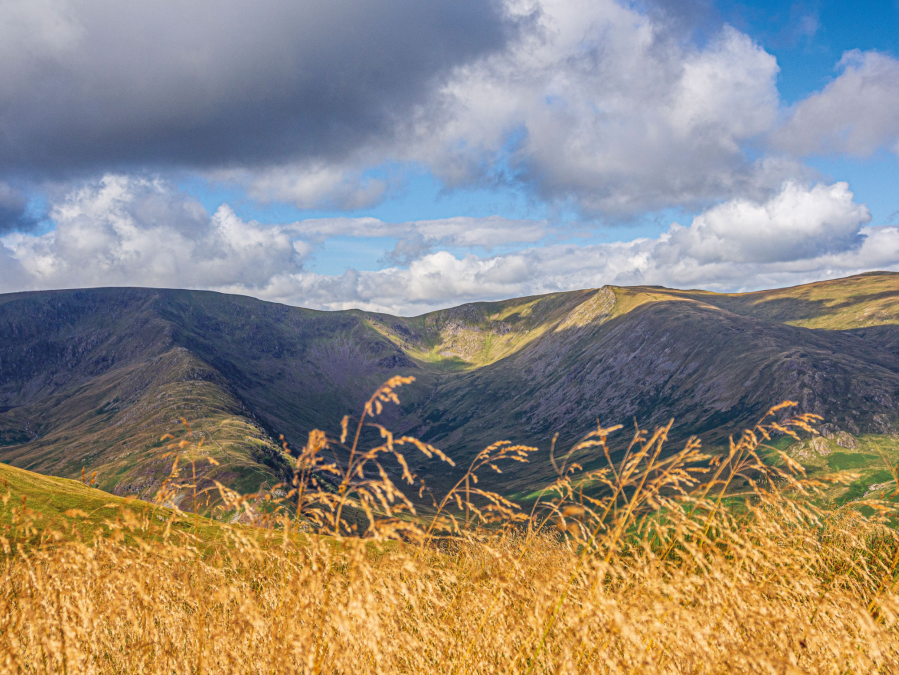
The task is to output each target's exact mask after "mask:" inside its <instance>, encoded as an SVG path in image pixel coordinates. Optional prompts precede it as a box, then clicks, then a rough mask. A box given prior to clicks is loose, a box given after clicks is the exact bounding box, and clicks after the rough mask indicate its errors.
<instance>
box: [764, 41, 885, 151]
mask: <svg viewBox="0 0 899 675" xmlns="http://www.w3.org/2000/svg"><path fill="white" fill-rule="evenodd" d="M837 67H838V68H840V69H842V73H841V74H840V75H839V76H838V77H837V78H836V79H834V80H833V81H832V82H831V83H830V84H828V85H827V86H826V87H825V88H824V89H823V90H822V91H820V92H818V93H816V94H813V95H812V96H809V97H808V98H807V99H805V100H804V101H802V102H800V103H799V104H798V105H797V106H796V107H795V108H794V109H793V110H792V111H791V114H790V116H789V119H788V120H787V122H786V123H785V124H784V125H783V126H782V127H781V128H779V129H778V130H777V131H776V132H775V133H774V134H773V135H772V144H773V145H774V146H775V147H777V148H779V149H782V150H787V151H789V152H792V153H795V154H798V155H810V154H829V153H841V154H842V153H845V154H850V155H856V156H868V155H870V154H871V153H873V152H874V151H875V150H877V149H878V148H880V147H888V148H889V149H890V150H892V151H893V152H895V153H896V154H897V155H899V114H897V111H899V61H897V60H896V59H894V58H892V57H890V56H888V55H887V54H882V53H879V52H861V51H859V50H853V51H850V52H846V54H844V55H843V58H842V59H841V60H840V62H839V64H838V65H837Z"/></svg>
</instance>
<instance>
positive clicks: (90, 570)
mask: <svg viewBox="0 0 899 675" xmlns="http://www.w3.org/2000/svg"><path fill="white" fill-rule="evenodd" d="M408 381H409V379H404V378H394V379H393V380H391V381H390V382H388V383H387V384H386V385H384V386H383V387H382V388H381V389H379V390H378V392H376V394H375V395H374V396H373V397H372V399H371V400H369V402H368V403H367V404H366V406H365V409H364V411H363V413H364V414H363V415H362V417H361V419H360V420H358V422H357V423H356V424H355V425H354V424H351V421H350V420H349V419H345V420H344V422H343V427H342V428H343V433H342V435H341V437H340V438H339V439H329V438H327V437H326V436H325V435H324V434H322V433H321V432H313V433H312V434H311V435H310V438H309V442H308V443H307V445H306V446H305V447H304V448H302V449H301V450H299V451H297V452H290V449H289V448H287V446H286V445H285V447H284V449H285V454H286V455H289V457H290V461H291V462H292V463H293V466H295V469H296V471H295V478H294V480H293V484H292V485H283V486H279V488H278V489H277V490H274V491H272V492H270V493H268V494H265V495H254V496H249V497H248V496H241V495H237V494H234V493H233V492H230V491H229V490H227V489H226V488H225V487H224V486H219V487H218V495H217V498H218V499H219V500H220V502H221V507H222V508H223V509H226V510H228V511H229V512H230V513H234V511H235V509H240V510H242V512H243V513H244V516H245V520H252V521H253V522H251V523H250V524H233V525H227V524H221V525H218V526H216V527H215V528H212V530H213V531H214V532H215V535H214V536H213V535H210V534H209V531H210V526H209V525H208V522H207V521H205V520H204V519H201V518H200V517H199V516H197V515H196V514H193V515H192V514H186V513H181V512H179V511H178V510H177V508H172V509H162V508H158V507H157V508H151V507H141V508H139V506H138V505H139V503H138V502H134V503H133V504H132V505H130V506H128V507H126V508H121V509H119V510H118V511H117V512H116V513H115V515H113V516H111V517H110V518H108V519H107V521H106V525H105V530H106V534H105V535H104V536H95V537H93V538H92V539H90V540H88V539H86V538H82V537H79V536H77V532H79V531H81V530H79V529H78V527H76V526H75V521H77V520H78V519H79V518H81V517H83V516H84V515H85V514H80V513H77V512H71V513H70V514H68V515H69V516H70V518H71V520H72V522H63V523H55V524H47V523H44V522H42V521H40V520H38V519H37V517H36V515H35V514H34V513H31V512H29V510H28V507H27V504H25V503H24V502H22V501H20V500H19V497H18V496H17V495H15V494H11V493H7V494H6V495H4V496H3V505H4V509H5V510H6V512H7V513H6V516H7V518H6V521H5V522H6V525H5V531H4V533H3V538H2V539H0V545H2V546H3V548H4V555H5V558H4V569H3V572H2V587H0V588H2V590H0V669H2V670H3V672H28V673H31V672H40V673H43V672H47V673H50V672H63V673H93V672H102V673H157V672H158V673H231V672H240V673H282V672H283V673H288V672H289V673H293V672H303V673H307V672H308V673H319V672H327V673H362V672H365V673H368V672H373V673H429V672H441V673H443V672H445V673H494V672H496V673H550V672H552V673H583V672H597V673H640V672H660V673H722V672H737V673H739V672H747V673H749V672H752V673H756V672H771V673H800V672H808V673H871V672H884V673H888V672H897V671H899V650H897V646H899V641H897V623H896V622H897V617H899V595H897V592H896V586H897V583H899V581H897V578H899V577H897V573H899V538H897V536H896V532H895V530H894V529H893V528H892V527H891V525H890V520H889V518H890V517H891V515H892V506H891V504H890V503H889V502H888V501H886V500H868V501H867V502H865V504H864V506H865V507H866V509H867V511H866V512H867V513H868V515H867V516H865V515H863V514H862V513H861V510H860V508H859V505H858V504H856V505H855V506H854V507H853V508H841V509H828V508H826V507H824V506H821V505H819V502H820V501H821V500H820V491H821V489H822V488H823V487H824V483H823V482H822V481H820V480H817V481H816V480H809V479H808V478H805V477H804V476H803V474H802V471H801V467H799V466H798V465H795V463H793V462H792V460H790V458H789V457H787V456H786V455H783V463H782V464H781V468H777V467H774V466H771V463H770V462H769V463H765V462H763V461H762V460H761V458H760V451H761V447H762V446H763V445H764V444H765V442H766V441H767V440H769V439H770V438H771V437H772V436H773V435H775V434H783V433H787V434H796V433H814V431H813V429H812V426H811V425H812V424H813V423H814V422H815V421H816V420H815V418H814V416H810V415H798V416H795V417H793V418H789V419H787V418H785V413H786V412H787V409H788V407H789V405H790V404H782V405H781V406H778V407H776V408H774V409H772V410H771V411H770V412H769V414H768V415H766V416H765V418H764V419H763V420H762V421H761V422H760V423H759V424H758V425H757V426H755V427H754V428H753V429H750V430H747V431H745V432H743V433H742V434H741V435H740V436H739V437H738V438H736V439H734V440H733V441H732V442H731V446H730V449H729V452H728V453H727V454H726V455H724V456H720V455H719V456H714V457H711V456H707V455H704V454H703V453H702V452H701V448H700V445H699V442H698V441H697V440H696V439H690V440H689V441H688V442H687V443H686V444H685V445H684V446H683V447H681V448H679V449H674V450H668V449H667V448H666V442H667V440H668V434H669V433H670V430H671V425H670V424H669V425H668V426H666V427H663V428H659V429H655V430H653V431H652V432H649V431H647V430H642V429H639V428H635V429H634V430H633V431H632V432H626V431H625V430H623V429H621V428H620V427H613V428H601V427H598V428H596V429H594V430H593V431H591V432H590V433H588V434H587V435H586V436H585V437H584V438H583V439H582V440H581V441H580V442H579V443H577V444H576V445H575V446H574V447H573V448H571V449H570V450H569V451H568V452H566V453H557V452H555V450H554V451H553V453H552V463H553V466H554V468H555V469H556V473H557V476H558V478H557V480H556V481H555V483H554V484H552V485H551V486H549V487H548V488H547V489H546V490H545V491H544V492H543V494H542V496H541V497H540V499H539V500H537V501H536V502H534V503H531V504H529V505H528V507H527V508H520V507H519V506H518V505H516V504H514V503H512V502H510V501H508V500H507V499H505V498H503V497H502V496H501V495H499V494H495V493H492V492H490V491H488V490H486V489H483V488H482V487H480V485H482V484H483V482H480V483H479V476H480V478H483V472H484V471H501V470H502V468H503V466H504V464H505V463H507V462H525V461H528V459H529V458H531V457H532V454H533V450H534V449H533V448H528V447H524V446H514V445H512V444H509V443H497V444H495V445H492V446H490V447H489V448H486V449H485V450H484V451H483V452H481V453H480V454H479V455H478V456H477V457H476V458H475V459H474V461H473V462H472V464H471V466H470V467H469V468H468V470H467V471H464V472H461V475H462V477H461V478H460V480H459V481H458V482H457V483H456V485H455V486H454V487H453V488H452V489H451V490H450V491H449V492H448V493H447V494H446V495H443V496H441V498H440V499H436V498H435V499H434V500H433V501H431V500H429V499H427V498H426V494H425V492H424V491H423V490H422V491H421V494H419V490H421V487H422V486H421V483H420V481H419V480H418V478H417V477H416V476H415V475H414V474H413V473H412V471H411V470H410V469H409V461H408V458H407V456H406V454H404V453H409V452H413V453H424V454H425V455H429V456H434V457H438V458H440V459H442V460H444V461H446V462H448V463H449V462H451V460H450V458H449V457H447V456H446V455H444V454H443V453H441V452H440V451H439V450H437V449H436V448H434V447H432V446H430V445H428V444H425V443H422V442H420V441H418V440H416V439H411V438H406V437H395V436H393V435H392V434H391V433H390V431H389V430H388V429H386V428H384V427H382V426H379V425H378V424H377V423H376V422H375V420H376V418H377V416H378V414H379V413H380V412H381V410H382V406H383V405H385V404H387V403H390V402H397V401H398V398H397V394H396V389H397V388H398V387H400V386H401V385H403V384H406V383H407V382H408ZM366 430H368V431H372V430H373V431H375V432H377V434H378V437H379V438H380V440H379V441H378V442H376V443H374V444H370V445H365V444H364V443H363V440H365V439H367V438H370V436H369V435H367V434H366ZM618 438H621V439H623V440H622V441H621V443H620V444H615V443H613V440H614V439H618ZM189 450H190V448H188V447H184V446H182V445H180V444H179V445H178V446H173V447H172V448H171V451H172V452H174V453H183V452H188V451H189ZM179 457H180V454H178V455H177V456H176V458H175V463H174V465H173V471H172V475H171V476H170V480H169V481H167V482H166V484H165V485H164V486H163V488H162V489H161V490H160V494H159V496H158V501H159V502H160V503H161V504H164V503H171V501H172V500H171V496H172V495H173V494H174V493H176V492H178V491H184V490H193V491H194V494H193V504H194V507H195V510H197V504H198V503H199V501H198V500H202V499H203V498H204V495H203V494H202V493H201V492H200V493H198V489H197V487H196V481H195V480H194V477H195V476H196V467H195V466H194V467H191V466H190V464H189V463H184V462H183V461H181V460H180V459H179ZM597 460H602V462H601V463H600V462H598V461H597ZM391 463H394V464H391ZM183 467H187V470H186V471H184V470H182V469H183ZM583 467H591V468H589V469H585V468H583ZM597 467H599V468H597ZM395 469H396V470H395ZM397 474H400V475H401V476H402V479H401V481H400V483H401V484H400V485H397V484H396V482H395V481H394V480H393V478H391V476H392V475H397ZM403 483H404V484H405V486H406V490H407V491H408V494H409V495H411V497H409V496H407V494H406V493H405V492H404V490H403V489H401V486H402V484H403ZM204 533H205V534H204Z"/></svg>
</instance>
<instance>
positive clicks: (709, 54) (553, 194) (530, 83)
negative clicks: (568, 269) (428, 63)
mask: <svg viewBox="0 0 899 675" xmlns="http://www.w3.org/2000/svg"><path fill="white" fill-rule="evenodd" d="M507 7H508V11H510V12H512V13H516V14H519V15H525V14H527V13H529V12H535V15H536V17H537V19H536V20H535V22H534V27H533V29H532V30H531V31H526V32H524V33H523V34H522V37H521V38H520V39H519V40H518V41H516V42H513V43H512V44H511V45H510V46H509V47H508V48H507V49H506V50H504V51H502V52H500V53H498V54H493V55H489V56H486V57H483V58H482V59H480V60H478V61H477V62H475V63H474V64H471V65H466V66H462V67H459V68H458V69H457V71H456V75H455V76H454V77H453V78H452V79H451V80H450V81H449V82H448V83H447V85H446V86H445V87H443V88H442V90H441V91H440V93H439V96H437V97H436V98H435V99H434V100H432V101H431V102H430V104H429V105H425V106H421V107H420V108H419V109H418V110H417V117H416V120H415V123H414V124H413V125H412V126H411V127H410V128H409V129H407V130H406V134H407V136H408V137H409V138H411V141H409V142H407V143H405V144H403V146H401V147H400V149H399V152H400V153H401V156H404V157H405V158H406V159H409V160H413V161H416V162H421V163H423V164H425V165H427V166H429V167H430V168H431V169H432V170H433V171H434V172H435V173H436V174H437V175H439V176H440V177H441V178H443V179H444V180H445V181H446V182H447V183H448V184H450V185H464V184H468V183H473V182H477V181H482V180H485V176H487V177H489V175H490V174H492V172H494V171H495V170H496V168H497V166H498V165H500V166H501V165H503V164H505V165H507V166H508V168H509V171H510V172H511V175H512V176H514V179H515V180H519V181H522V182H524V183H525V184H527V185H529V186H531V187H533V188H534V189H535V190H536V191H537V192H538V193H539V194H540V195H541V196H543V197H544V198H547V199H567V198H569V197H573V198H574V199H575V200H576V202H577V203H578V204H579V205H580V206H581V207H583V208H585V209H587V210H592V211H600V212H604V213H610V214H625V215H626V214H632V213H637V212H640V211H643V210H646V209H657V208H661V207H667V206H671V205H675V204H694V203H699V202H703V201H705V200H709V199H713V200H714V199H717V198H720V197H723V196H730V195H733V194H740V193H741V191H742V192H747V191H748V192H749V194H753V195H759V194H762V193H761V192H759V189H761V190H762V191H764V190H765V189H769V188H772V187H776V185H778V184H779V183H780V181H781V180H782V179H783V178H784V177H785V176H784V174H783V172H782V171H780V170H778V171H775V172H774V173H775V175H773V176H769V175H768V173H769V170H771V169H772V168H775V167H774V165H772V164H771V163H764V162H761V163H757V164H754V163H752V162H750V161H748V160H747V158H746V156H745V155H744V153H743V150H742V148H743V146H744V144H745V143H746V142H747V141H748V140H750V139H752V138H754V137H757V136H759V135H761V134H764V133H766V132H767V131H769V130H770V129H771V128H772V126H773V125H774V123H775V122H776V118H777V109H778V94H777V90H776V87H775V78H776V75H777V72H778V67H777V63H776V61H775V59H774V57H773V56H771V55H770V54H768V53H766V52H765V51H764V50H763V49H762V48H761V47H759V46H758V45H757V44H754V43H753V42H752V41H751V40H750V39H749V38H748V37H747V36H746V35H744V34H742V33H740V32H739V31H737V30H735V29H733V28H730V27H725V28H724V29H723V30H722V31H721V33H720V35H719V36H718V37H717V39H715V40H713V41H712V42H711V43H710V44H708V45H707V46H705V47H703V48H698V47H695V46H692V45H690V44H689V43H688V42H687V41H685V40H683V36H680V35H671V34H669V33H668V32H667V31H666V30H665V28H664V27H663V26H660V25H656V24H654V23H653V22H652V20H651V19H650V18H649V17H648V16H646V15H643V14H640V13H639V12H638V11H636V9H634V8H633V7H629V6H623V5H621V4H618V3H616V2H613V1H612V0H600V1H598V2H597V1H594V0H574V1H561V0H558V1H555V0H546V1H545V2H541V3H539V5H537V4H531V3H527V2H514V1H513V2H509V3H508V4H507ZM404 147H405V148H407V149H406V151H405V154H403V148H404ZM791 170H795V166H792V167H791Z"/></svg>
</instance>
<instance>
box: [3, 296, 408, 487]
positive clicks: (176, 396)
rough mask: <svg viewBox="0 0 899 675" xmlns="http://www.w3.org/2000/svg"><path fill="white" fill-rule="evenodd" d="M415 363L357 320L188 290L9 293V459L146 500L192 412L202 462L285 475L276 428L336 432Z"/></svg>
mask: <svg viewBox="0 0 899 675" xmlns="http://www.w3.org/2000/svg"><path fill="white" fill-rule="evenodd" d="M403 366H405V367H406V368H407V369H408V368H413V367H414V364H413V363H412V362H411V361H410V360H409V359H408V358H407V357H405V355H403V354H402V352H400V351H399V350H397V349H396V348H395V347H394V346H393V345H392V344H391V343H390V342H389V341H387V340H385V339H384V338H382V337H381V336H380V335H378V333H377V332H376V331H374V330H371V329H370V328H368V327H367V326H366V325H365V323H364V322H363V321H362V320H361V319H360V318H359V317H356V316H352V315H349V314H326V313H322V312H312V311H308V310H301V309H296V308H288V307H284V306H281V305H273V304H270V303H262V302H260V301H258V300H253V299H251V298H243V297H237V296H224V295H220V294H214V293H198V292H187V291H156V290H143V289H97V290H90V291H64V292H53V293H32V294H18V295H16V296H4V297H3V298H2V300H0V406H2V408H0V410H2V411H3V412H2V414H0V442H2V443H3V447H0V458H2V460H3V461H7V462H11V463H14V464H16V465H18V466H22V467H26V468H30V469H33V470H37V471H42V472H45V473H52V474H55V475H61V476H77V475H79V474H80V471H81V468H82V467H85V468H86V469H87V470H88V471H94V470H96V471H98V472H99V476H100V485H101V486H102V487H103V488H104V489H108V490H111V491H115V492H118V493H120V494H138V495H142V496H148V495H150V494H152V493H153V492H154V491H155V489H156V488H157V487H158V485H159V483H160V482H161V480H162V479H163V478H164V476H165V475H166V473H167V469H168V466H169V465H170V463H171V459H170V458H167V457H165V456H164V455H166V449H165V447H164V445H163V444H162V443H159V442H158V439H159V437H160V436H161V435H162V434H163V433H166V432H169V433H175V434H176V436H180V435H182V434H184V433H186V429H185V428H184V427H183V425H182V424H181V423H180V421H179V418H180V417H181V416H184V417H185V418H187V419H188V420H189V421H190V423H191V425H192V428H193V430H194V431H193V433H194V434H195V435H199V434H203V435H204V436H205V437H206V438H207V443H206V450H205V452H206V453H207V454H208V455H209V456H211V457H212V458H213V459H215V460H216V461H218V462H219V463H220V466H218V467H216V468H211V467H210V466H209V465H208V463H205V464H204V465H203V474H204V476H205V477H206V478H207V479H212V478H215V479H217V480H221V481H222V482H225V483H228V484H231V485H233V486H234V487H236V488H239V489H242V490H254V489H256V487H258V486H259V484H260V483H266V482H267V483H269V484H271V483H274V482H277V481H279V480H282V479H283V478H284V477H285V476H286V474H287V470H286V466H285V465H284V463H283V461H282V460H281V459H280V455H279V453H278V452H277V448H276V445H277V444H276V442H274V441H273V437H275V438H276V437H277V434H280V433H284V434H285V435H287V437H288V438H289V439H290V440H291V441H292V442H295V443H302V441H303V440H304V436H305V433H307V432H308V431H309V430H310V429H311V428H313V427H324V428H334V427H335V426H336V425H337V424H338V423H339V420H340V418H341V417H342V415H344V414H347V413H349V412H355V411H357V410H358V409H359V407H360V406H361V402H362V401H363V400H364V399H365V398H367V396H368V395H369V394H370V392H371V390H373V389H374V388H375V387H376V386H377V385H378V384H380V383H381V382H382V381H383V380H384V379H386V377H389V375H390V374H391V373H392V372H393V371H394V370H396V369H397V368H398V367H403ZM23 441H25V442H23Z"/></svg>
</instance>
